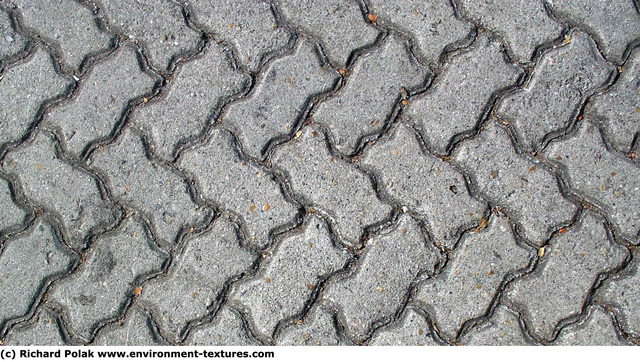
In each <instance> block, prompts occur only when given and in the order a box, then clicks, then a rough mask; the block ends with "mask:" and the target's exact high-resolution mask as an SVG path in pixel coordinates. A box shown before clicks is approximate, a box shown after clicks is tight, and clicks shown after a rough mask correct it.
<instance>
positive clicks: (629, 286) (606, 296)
mask: <svg viewBox="0 0 640 362" xmlns="http://www.w3.org/2000/svg"><path fill="white" fill-rule="evenodd" d="M638 260H640V259H638V251H637V249H636V251H635V252H634V253H633V260H632V262H631V264H630V265H629V267H628V268H627V269H626V270H625V271H624V272H622V273H620V274H619V275H616V276H615V277H612V278H611V279H609V280H607V281H605V282H604V283H603V284H602V287H600V288H599V289H598V291H597V292H596V295H595V300H596V301H598V302H599V303H604V304H606V305H609V306H612V307H613V308H614V310H615V311H616V312H617V314H618V315H619V321H620V325H621V327H622V330H623V331H625V332H626V333H630V334H633V335H635V336H640V318H639V317H638V315H637V314H636V313H635V311H637V310H638V307H640V287H639V286H640V284H638V282H639V281H640V272H638V270H639V269H638V264H639V263H638Z"/></svg>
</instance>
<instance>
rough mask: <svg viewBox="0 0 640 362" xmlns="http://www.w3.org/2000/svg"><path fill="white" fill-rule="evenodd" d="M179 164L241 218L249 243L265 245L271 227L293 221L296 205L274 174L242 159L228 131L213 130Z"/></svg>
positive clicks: (204, 192)
mask: <svg viewBox="0 0 640 362" xmlns="http://www.w3.org/2000/svg"><path fill="white" fill-rule="evenodd" d="M178 164H179V166H180V167H181V168H182V169H184V170H186V171H188V172H190V173H192V174H194V175H197V176H195V178H196V180H197V181H198V185H199V189H200V190H201V192H202V196H203V197H204V198H205V199H208V200H211V201H213V202H215V203H217V204H219V205H220V206H221V207H224V208H226V210H227V211H229V212H232V213H233V214H234V215H236V216H238V217H239V218H240V220H241V221H242V224H243V230H244V231H245V232H246V235H247V237H248V240H247V241H248V242H249V243H251V244H252V245H255V246H257V247H259V248H264V247H266V246H267V245H269V244H270V243H271V236H270V232H271V230H273V229H275V228H277V227H284V226H286V224H288V223H292V222H293V221H294V218H295V215H296V211H297V210H296V207H295V205H293V204H292V203H291V202H289V201H288V200H287V199H285V197H284V196H283V195H282V193H281V191H280V188H279V185H278V183H277V182H276V181H275V179H274V176H273V175H272V174H271V172H269V171H268V170H266V169H264V168H262V167H259V166H256V165H254V164H252V163H249V162H247V161H244V160H243V159H241V158H240V156H239V155H238V153H237V150H236V148H235V147H234V142H233V138H232V135H231V134H230V133H229V132H227V131H223V130H218V129H217V130H215V131H214V134H213V136H212V139H211V140H210V143H209V144H207V145H204V146H201V147H198V148H195V149H193V150H190V151H188V152H185V153H184V154H183V156H182V157H181V158H180V160H179V163H178Z"/></svg>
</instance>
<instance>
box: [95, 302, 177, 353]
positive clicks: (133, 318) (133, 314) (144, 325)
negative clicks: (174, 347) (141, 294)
mask: <svg viewBox="0 0 640 362" xmlns="http://www.w3.org/2000/svg"><path fill="white" fill-rule="evenodd" d="M163 344H165V343H164V342H162V341H159V340H158V339H157V338H156V337H155V335H154V333H153V332H152V330H151V317H150V316H149V314H148V313H147V312H146V311H145V310H143V309H142V308H140V307H139V306H137V305H134V306H133V307H132V308H131V309H130V310H129V313H127V316H126V318H125V319H124V320H122V321H121V322H119V323H114V324H110V325H107V326H106V327H104V328H102V329H101V330H100V332H99V334H98V336H97V337H96V339H95V340H94V341H93V345H96V346H157V345H163Z"/></svg>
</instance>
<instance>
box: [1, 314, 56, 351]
mask: <svg viewBox="0 0 640 362" xmlns="http://www.w3.org/2000/svg"><path fill="white" fill-rule="evenodd" d="M56 319H57V318H56V316H55V315H53V313H51V310H49V309H45V308H43V309H41V310H40V311H39V312H37V313H36V316H35V317H34V320H33V321H32V322H30V323H29V324H27V325H24V326H20V327H16V328H13V329H12V330H11V331H10V332H9V333H8V334H7V336H6V338H5V339H4V340H3V344H4V345H6V346H64V345H66V343H65V341H64V339H63V337H62V334H61V329H60V326H59V324H58V321H57V320H56Z"/></svg>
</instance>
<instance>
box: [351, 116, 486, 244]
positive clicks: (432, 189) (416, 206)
mask: <svg viewBox="0 0 640 362" xmlns="http://www.w3.org/2000/svg"><path fill="white" fill-rule="evenodd" d="M362 164H363V165H364V166H368V167H370V168H371V169H373V170H374V171H375V172H376V174H378V175H380V176H379V177H380V178H379V182H380V185H381V187H382V188H384V189H385V190H386V191H387V192H388V193H389V194H390V195H391V197H392V198H393V199H395V200H397V202H399V203H400V204H401V205H406V207H407V208H409V210H411V211H413V212H415V213H417V214H418V215H420V216H421V217H422V218H423V220H424V222H425V223H426V224H427V225H428V226H429V230H430V231H431V233H432V234H433V236H434V237H435V239H436V240H437V241H438V242H440V243H441V244H443V245H444V246H445V247H447V248H449V249H452V248H453V246H454V244H455V243H456V241H457V240H458V237H459V234H460V232H461V231H463V230H464V229H465V228H470V227H472V226H476V225H477V224H478V223H479V222H480V220H481V219H482V216H483V212H484V210H485V209H486V205H485V204H484V203H482V202H481V201H478V200H476V199H474V198H473V197H472V196H471V195H470V194H469V192H468V190H467V186H466V182H465V180H464V177H463V175H462V174H461V173H459V172H458V171H456V170H455V169H454V168H453V167H451V165H449V164H448V163H446V162H444V161H443V160H441V159H439V158H437V157H433V156H431V155H425V154H424V152H423V151H422V149H421V147H420V144H419V143H418V140H417V139H416V134H415V132H413V131H412V130H411V129H410V128H409V127H407V126H406V125H403V124H399V125H398V126H397V127H396V130H395V131H394V133H393V134H392V136H391V137H389V138H388V139H385V140H382V141H380V142H379V143H377V144H375V145H374V146H373V147H370V148H367V149H366V150H365V152H364V154H363V157H362Z"/></svg>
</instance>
